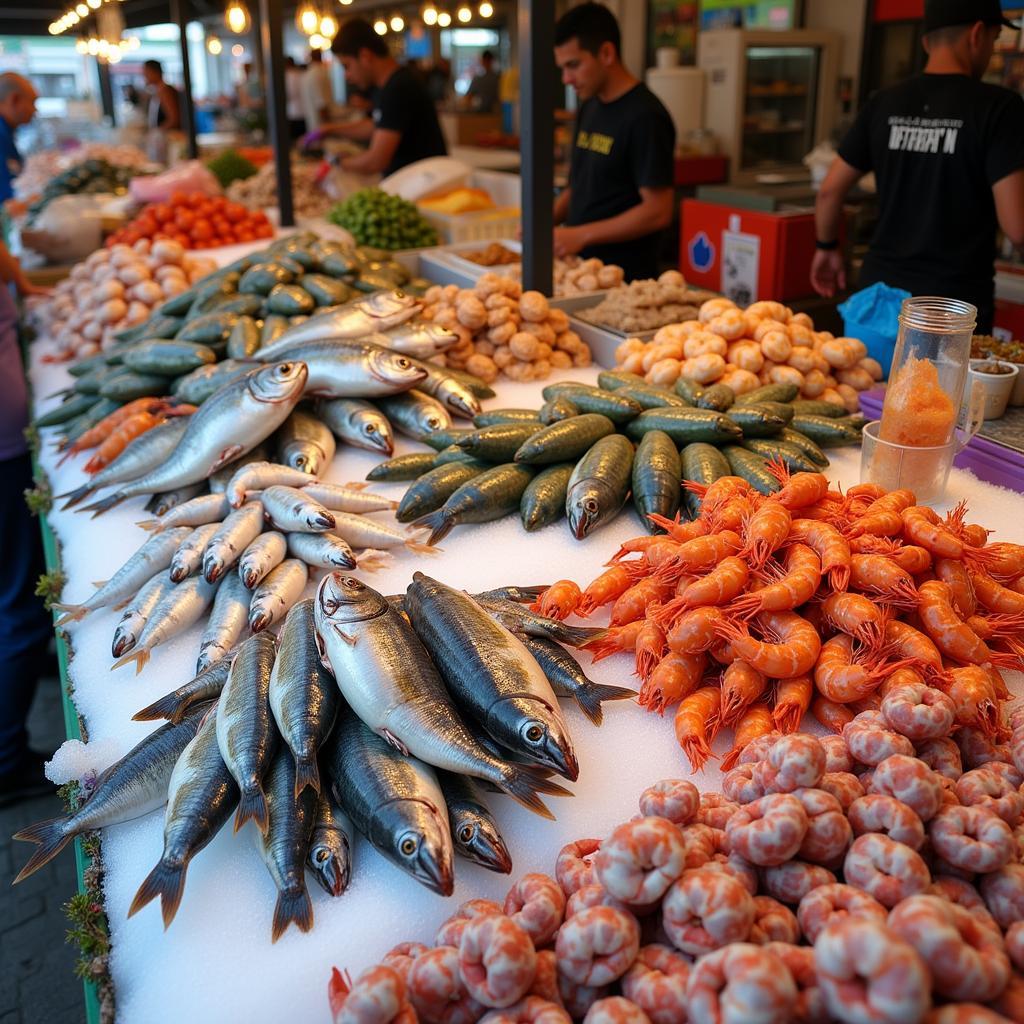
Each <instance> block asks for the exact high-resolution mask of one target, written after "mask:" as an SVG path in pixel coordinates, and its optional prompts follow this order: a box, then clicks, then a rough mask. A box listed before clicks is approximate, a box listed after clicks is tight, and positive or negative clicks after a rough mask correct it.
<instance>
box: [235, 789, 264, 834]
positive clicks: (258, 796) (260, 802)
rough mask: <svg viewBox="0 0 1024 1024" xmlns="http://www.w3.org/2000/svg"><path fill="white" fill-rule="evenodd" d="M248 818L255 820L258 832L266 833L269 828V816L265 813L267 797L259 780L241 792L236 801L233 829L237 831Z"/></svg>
mask: <svg viewBox="0 0 1024 1024" xmlns="http://www.w3.org/2000/svg"><path fill="white" fill-rule="evenodd" d="M250 818H252V819H253V821H255V822H256V827H257V828H258V829H259V830H260V832H262V833H263V834H264V835H266V834H267V830H268V829H269V828H270V816H269V814H268V813H267V797H266V794H265V793H264V792H263V786H262V784H261V783H259V782H254V783H253V784H252V786H251V788H249V789H247V790H243V792H242V799H241V800H240V801H239V802H238V811H237V812H236V814H235V831H236V832H237V831H238V830H239V829H240V828H241V827H242V826H243V825H244V824H245V823H246V822H247V821H248V820H249V819H250Z"/></svg>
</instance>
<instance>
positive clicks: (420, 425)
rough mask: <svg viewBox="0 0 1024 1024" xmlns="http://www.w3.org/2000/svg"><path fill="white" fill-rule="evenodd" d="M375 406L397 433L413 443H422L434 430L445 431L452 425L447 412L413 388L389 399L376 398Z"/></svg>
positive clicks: (435, 400) (434, 400)
mask: <svg viewBox="0 0 1024 1024" xmlns="http://www.w3.org/2000/svg"><path fill="white" fill-rule="evenodd" d="M377 405H378V406H379V408H380V411H381V412H382V413H384V415H385V416H387V418H388V419H389V420H390V421H391V424H392V426H394V427H395V429H397V430H398V431H399V433H402V434H405V436H406V437H411V438H412V439H413V440H414V441H422V440H423V439H424V438H425V437H427V436H428V435H429V434H432V433H433V432H434V431H435V430H446V429H447V428H449V427H450V426H451V425H452V418H451V416H449V415H448V410H447V409H446V408H445V407H444V406H443V405H442V404H441V403H440V402H439V401H437V399H436V398H431V397H430V395H427V394H424V392H422V391H418V390H416V389H415V388H414V389H412V390H411V391H406V392H405V393H404V394H401V395H392V396H391V397H390V398H378V399H377Z"/></svg>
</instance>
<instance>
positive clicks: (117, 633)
mask: <svg viewBox="0 0 1024 1024" xmlns="http://www.w3.org/2000/svg"><path fill="white" fill-rule="evenodd" d="M174 585H175V584H174V580H172V579H171V577H170V574H169V573H168V572H166V571H163V570H162V571H160V572H158V573H157V574H156V575H155V576H154V577H153V578H152V579H151V580H150V581H149V582H148V583H147V584H146V585H145V586H144V587H143V588H142V589H141V590H140V591H139V592H138V594H136V595H135V597H134V598H132V600H131V602H130V603H129V605H128V607H127V608H125V610H124V613H123V614H122V615H121V620H120V621H119V622H118V624H117V628H116V629H115V630H114V639H113V641H112V642H111V645H110V653H111V654H112V655H113V657H115V658H120V657H121V655H122V654H126V653H127V652H128V651H130V650H131V649H132V648H133V647H134V646H135V644H136V642H137V641H138V639H139V636H140V634H141V633H142V630H143V629H144V628H145V626H146V623H147V622H148V621H149V617H150V615H151V614H152V612H153V609H154V608H156V606H157V605H158V604H159V603H160V602H161V601H162V600H163V598H164V597H165V596H166V595H167V594H168V593H169V592H170V591H171V589H172V588H173V587H174Z"/></svg>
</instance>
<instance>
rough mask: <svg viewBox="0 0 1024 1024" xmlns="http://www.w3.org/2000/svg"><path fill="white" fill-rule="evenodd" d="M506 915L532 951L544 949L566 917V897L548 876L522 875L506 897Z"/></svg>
mask: <svg viewBox="0 0 1024 1024" xmlns="http://www.w3.org/2000/svg"><path fill="white" fill-rule="evenodd" d="M505 913H506V914H508V916H509V917H510V918H511V919H512V920H513V921H515V923H516V924H517V925H519V926H520V927H521V928H522V929H523V930H524V931H525V932H526V934H527V935H529V936H530V939H531V940H532V941H533V945H534V946H535V947H540V946H546V945H547V944H548V943H549V942H550V941H551V940H552V939H553V938H554V937H555V933H556V932H557V931H558V926H559V925H560V924H561V923H562V918H563V917H564V916H565V893H563V892H562V889H561V886H559V884H558V883H557V882H556V881H555V880H554V879H553V878H550V877H549V876H548V875H540V874H532V875H523V877H522V878H520V879H519V881H518V882H516V884H515V885H514V886H512V888H511V889H509V891H508V895H507V896H506V897H505Z"/></svg>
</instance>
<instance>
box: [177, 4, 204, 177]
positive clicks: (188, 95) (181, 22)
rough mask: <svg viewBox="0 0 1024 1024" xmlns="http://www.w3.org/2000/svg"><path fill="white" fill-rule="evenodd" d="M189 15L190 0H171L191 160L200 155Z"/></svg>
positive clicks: (182, 101) (183, 122) (184, 119)
mask: <svg viewBox="0 0 1024 1024" xmlns="http://www.w3.org/2000/svg"><path fill="white" fill-rule="evenodd" d="M188 16H189V0H171V19H172V20H173V21H174V23H175V24H176V25H177V26H178V40H179V43H180V45H181V96H180V100H181V103H180V108H181V127H182V130H183V131H184V132H185V136H186V138H187V139H188V155H189V158H190V159H191V160H195V159H196V157H198V156H199V146H198V144H197V143H196V109H195V105H194V104H193V102H192V71H191V67H190V65H189V59H188V31H187V30H188Z"/></svg>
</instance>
